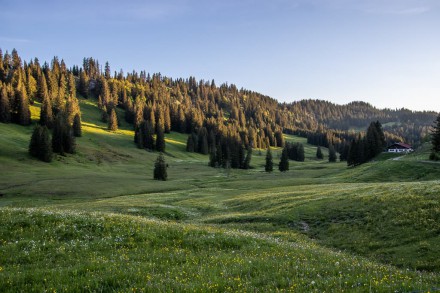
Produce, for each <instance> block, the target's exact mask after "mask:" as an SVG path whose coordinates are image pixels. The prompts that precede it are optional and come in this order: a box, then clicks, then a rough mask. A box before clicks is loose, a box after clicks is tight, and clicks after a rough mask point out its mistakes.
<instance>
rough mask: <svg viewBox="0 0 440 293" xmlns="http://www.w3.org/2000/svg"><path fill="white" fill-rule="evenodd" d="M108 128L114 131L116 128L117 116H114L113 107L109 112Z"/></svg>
mask: <svg viewBox="0 0 440 293" xmlns="http://www.w3.org/2000/svg"><path fill="white" fill-rule="evenodd" d="M108 130H111V131H116V130H118V116H116V111H115V109H112V110H111V112H110V117H109V119H108Z"/></svg>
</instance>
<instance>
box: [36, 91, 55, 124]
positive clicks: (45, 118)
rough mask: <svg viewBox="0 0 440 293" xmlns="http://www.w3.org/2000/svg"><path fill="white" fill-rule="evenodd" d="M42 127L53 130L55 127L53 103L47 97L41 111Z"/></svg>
mask: <svg viewBox="0 0 440 293" xmlns="http://www.w3.org/2000/svg"><path fill="white" fill-rule="evenodd" d="M39 123H40V125H43V126H46V127H47V128H49V129H51V128H52V125H53V114H52V103H51V101H50V99H49V96H45V97H44V100H43V105H42V106H41V111H40V121H39Z"/></svg>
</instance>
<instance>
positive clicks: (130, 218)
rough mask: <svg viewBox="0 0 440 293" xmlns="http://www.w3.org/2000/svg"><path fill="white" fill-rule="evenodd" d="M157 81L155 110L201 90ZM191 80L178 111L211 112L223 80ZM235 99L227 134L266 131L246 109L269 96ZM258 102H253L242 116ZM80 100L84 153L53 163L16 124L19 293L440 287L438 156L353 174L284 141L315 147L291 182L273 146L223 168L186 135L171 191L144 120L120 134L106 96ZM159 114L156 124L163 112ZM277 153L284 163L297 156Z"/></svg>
mask: <svg viewBox="0 0 440 293" xmlns="http://www.w3.org/2000/svg"><path fill="white" fill-rule="evenodd" d="M16 72H18V71H16ZM90 73H91V72H90ZM137 79H142V78H141V77H134V76H131V77H130V78H129V79H127V80H124V81H123V82H121V80H119V81H118V79H117V78H116V79H110V78H109V81H105V82H104V84H105V83H109V84H112V83H115V84H118V82H121V84H126V85H127V87H128V88H130V90H131V91H135V92H136V91H137V90H138V89H137V87H136V86H137V85H136V86H134V84H136V83H131V81H132V80H137ZM145 80H147V77H146V76H145ZM130 83H131V84H130ZM150 83H151V85H152V89H151V91H150V90H149V91H148V93H149V94H151V95H153V96H151V97H150V96H149V97H148V101H149V102H152V101H155V100H154V99H155V98H154V94H155V93H156V90H158V92H159V93H161V94H164V96H165V97H170V98H171V96H172V97H173V99H174V98H176V97H177V96H178V95H177V96H174V95H171V96H168V94H169V93H170V92H172V91H173V89H174V90H175V88H174V86H176V85H178V86H179V87H183V89H182V91H181V90H179V92H180V93H182V92H185V91H186V90H185V89H184V88H185V86H186V85H187V83H186V82H184V81H178V82H176V83H173V82H172V81H166V79H165V78H159V77H155V78H153V79H151V80H150V81H148V83H147V82H145V83H144V84H143V85H142V87H145V88H149V86H150ZM147 84H148V85H147ZM188 84H190V85H191V87H192V89H191V90H189V92H187V94H188V93H190V94H188V96H186V97H185V98H182V97H180V98H178V99H175V100H174V102H176V101H178V100H179V101H182V102H185V103H187V106H188V107H189V106H190V105H197V107H201V104H200V101H203V98H201V97H202V96H203V91H204V90H207V88H208V85H206V84H199V85H197V84H195V80H194V79H191V82H189V81H188ZM165 85H166V86H165ZM111 87H112V91H113V89H116V88H117V86H115V87H113V85H112V86H111ZM209 87H212V88H216V87H215V86H214V85H211V84H210V85H209ZM8 88H9V86H8ZM220 89H221V90H220V91H218V93H220V92H221V93H222V94H224V99H223V98H222V102H221V104H222V105H223V106H222V107H225V108H222V107H220V108H216V109H217V110H219V111H220V109H228V110H227V111H226V110H225V113H224V115H225V117H226V116H229V118H227V119H225V120H224V124H218V125H224V126H225V129H224V130H225V131H232V130H234V131H235V130H237V131H238V130H239V129H241V127H245V126H246V125H248V123H250V124H249V125H252V123H253V122H246V121H247V120H246V119H245V118H243V117H246V116H247V115H248V114H249V113H248V112H246V110H243V111H244V112H243V113H246V114H245V116H242V115H241V111H242V110H237V111H236V110H234V109H247V110H249V109H250V108H252V107H254V106H255V107H257V106H258V105H254V104H255V103H257V101H259V100H258V99H259V98H258V95H254V94H253V93H250V92H246V91H237V90H236V89H234V87H233V86H223V87H220ZM20 90H21V91H23V88H21V89H20ZM162 90H164V91H165V92H168V94H166V93H165V92H162ZM231 90H232V91H231ZM2 91H3V92H4V90H3V89H2ZM8 91H9V89H8ZM141 92H142V91H141ZM212 93H216V90H214V91H213V92H212ZM231 93H235V94H234V95H230V94H231ZM199 95H200V96H199ZM242 95H246V99H244V96H242ZM19 96H20V97H21V98H23V96H22V95H21V94H20V95H19ZM116 96H117V95H116ZM116 96H115V97H116ZM208 96H209V93H208ZM242 98H243V99H244V100H246V102H245V106H244V107H243V108H240V107H239V106H238V105H243V104H240V103H241V102H239V101H241V99H242ZM254 98H255V100H254ZM260 98H261V100H260V101H266V102H267V105H270V106H269V108H268V110H267V111H263V112H259V111H260V110H258V111H257V112H254V113H253V114H250V115H251V117H254V118H255V117H259V118H255V119H256V120H255V121H260V122H264V125H263V126H262V125H258V127H263V128H260V129H263V131H262V132H263V133H265V134H264V136H265V137H267V136H266V131H267V133H268V134H270V135H272V136H271V137H272V138H273V139H275V135H274V134H273V131H274V130H277V131H279V130H280V128H279V127H280V126H279V125H278V124H277V122H274V121H277V118H276V117H275V116H276V115H277V114H276V113H278V112H277V110H276V107H277V104H276V103H274V101H273V100H270V99H268V98H267V97H260ZM166 99H167V98H165V100H166ZM159 100H160V99H159ZM193 101H199V102H194V104H193ZM231 101H235V102H234V103H235V104H234V103H233V104H230V102H231ZM78 102H79V106H80V108H81V114H82V120H83V129H82V130H83V136H82V137H80V138H77V151H76V153H75V154H67V155H65V156H60V155H56V156H55V160H54V161H53V162H51V163H49V164H48V163H43V162H40V161H37V160H35V159H33V158H31V157H30V156H29V155H28V145H29V139H30V135H31V132H32V128H33V125H28V126H19V125H17V124H12V123H10V124H5V123H0V165H1V170H0V194H1V195H2V196H1V197H0V221H1V222H2V223H3V225H1V226H0V280H1V283H2V284H3V288H4V291H9V292H17V291H45V290H46V291H48V290H50V291H53V290H56V291H62V290H67V291H75V290H77V291H82V290H84V291H90V290H91V291H108V290H121V291H128V290H131V291H148V290H159V291H171V290H174V291H179V290H188V291H209V290H211V291H269V290H273V291H276V290H279V291H283V290H285V291H314V290H315V291H324V290H325V291H342V290H344V291H382V292H384V291H385V292H386V291H403V292H405V291H430V290H431V291H432V290H435V288H438V287H440V263H439V261H438V253H439V250H438V245H437V243H438V242H439V240H440V239H439V236H438V235H439V234H440V227H439V225H438V223H439V222H440V219H439V215H440V210H439V206H440V204H439V202H440V198H439V194H440V190H439V187H438V186H439V185H438V183H439V181H438V180H439V179H440V178H439V174H440V164H427V163H425V162H423V161H424V160H425V158H424V157H425V155H426V150H425V149H423V148H422V150H420V151H417V152H416V153H414V154H412V155H408V156H406V157H404V158H402V159H400V160H398V161H395V160H389V157H387V156H386V155H383V156H382V157H379V158H378V159H377V160H376V161H374V162H370V163H367V164H365V165H362V166H359V167H356V168H347V167H346V164H345V163H344V162H337V163H329V162H328V160H327V158H328V157H327V155H328V150H327V149H326V148H322V149H323V152H324V155H325V159H324V160H317V159H316V156H315V154H316V147H315V146H312V145H310V144H307V143H306V142H307V139H306V138H304V137H298V136H294V135H284V140H285V141H291V142H301V143H303V144H304V148H305V162H293V161H291V162H290V170H289V171H288V172H283V173H280V172H278V171H274V172H273V173H266V172H264V161H265V151H264V150H259V149H254V152H253V156H252V161H251V165H252V167H253V168H252V169H249V170H234V169H232V170H231V169H219V168H211V167H208V165H207V163H208V156H205V155H200V154H197V153H188V152H186V151H185V149H186V140H187V134H185V133H179V132H176V131H171V132H170V133H167V134H166V151H165V158H166V162H167V163H168V164H169V168H168V174H169V181H165V182H159V181H155V180H153V179H152V177H153V164H154V161H155V159H156V157H157V155H158V153H157V152H152V151H146V150H145V149H139V148H137V147H136V145H135V144H134V141H133V138H134V131H133V125H132V124H131V123H127V122H125V121H122V120H123V119H120V120H121V125H120V127H119V130H117V131H108V130H107V124H106V123H104V122H102V121H101V116H102V111H103V110H102V105H101V107H99V104H100V103H102V99H99V100H96V99H94V98H90V99H79V100H78ZM176 104H177V105H178V103H174V104H171V105H176ZM146 105H147V106H146V109H147V110H145V113H147V112H148V113H149V114H148V115H151V113H152V112H151V107H152V106H153V105H151V104H149V103H146ZM161 105H162V106H163V105H166V104H161ZM265 105H266V104H265ZM40 106H41V103H39V102H38V101H35V102H34V104H33V105H31V106H30V115H31V120H32V121H33V123H35V122H36V121H37V119H38V118H39V116H40ZM156 107H158V108H160V106H158V105H156ZM249 107H250V108H249ZM100 108H101V109H100ZM258 108H259V109H262V108H260V106H258ZM114 109H116V111H117V112H118V115H119V117H123V116H124V115H125V114H126V113H130V108H126V110H124V109H122V108H121V107H114ZM142 109H144V107H143V108H142ZM185 109H191V107H189V108H185ZM198 111H201V112H202V113H203V110H202V108H200V109H195V110H194V111H192V110H191V111H190V112H191V113H193V114H194V116H188V117H193V118H194V120H191V121H192V122H191V123H188V124H185V125H187V126H188V127H189V128H191V127H193V126H194V125H193V124H192V123H196V124H197V123H199V122H200V117H198V116H197V115H198V113H199V112H198ZM222 111H223V110H222ZM286 111H287V110H286ZM286 111H284V112H280V113H284V114H286V113H288V111H287V112H286ZM165 112H166V111H165ZM234 112H235V113H234ZM207 113H209V112H207ZM193 114H191V115H193ZM204 115H205V114H204ZM254 115H256V116H254ZM271 115H275V116H273V117H272V116H271ZM286 115H287V114H286ZM289 115H290V114H289ZM208 116H209V114H208V115H206V116H204V118H203V119H205V118H207V119H208V121H212V120H209V119H211V118H213V117H214V116H211V117H208ZM231 117H238V118H237V119H236V118H231ZM240 117H242V118H240ZM286 117H288V115H287V116H286ZM150 118H151V117H150ZM260 118H261V119H260ZM278 118H282V117H278ZM203 119H202V120H203ZM271 119H274V120H273V121H271ZM282 120H283V119H281V120H279V121H280V123H281V121H282ZM269 121H271V122H269ZM266 122H267V123H266ZM297 122H298V121H297ZM222 123H223V122H222ZM301 123H302V122H301ZM231 125H232V126H231ZM234 125H235V126H234ZM240 125H241V126H240ZM229 127H231V128H229ZM255 127H257V125H255ZM258 127H257V128H258ZM272 127H273V128H272ZM264 129H265V130H264ZM171 130H173V129H171ZM241 130H242V129H241ZM269 130H270V131H269ZM251 132H252V131H250V132H246V133H247V134H249V133H251ZM239 133H241V132H240V131H239ZM240 135H241V134H240ZM261 135H262V134H261ZM259 140H260V146H265V145H266V143H267V144H271V142H270V139H269V138H268V141H266V142H264V143H263V141H262V140H261V137H260V139H259ZM273 142H274V141H272V143H273ZM272 151H273V157H274V163H275V165H276V164H277V163H278V161H279V158H280V153H281V149H280V148H278V147H273V148H272ZM275 170H276V168H275ZM422 180H423V181H424V182H423V183H421V181H422ZM182 268H183V269H182Z"/></svg>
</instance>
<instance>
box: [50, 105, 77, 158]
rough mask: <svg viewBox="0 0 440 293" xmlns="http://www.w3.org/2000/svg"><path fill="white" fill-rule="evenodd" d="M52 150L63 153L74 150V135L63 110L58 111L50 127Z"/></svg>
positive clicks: (71, 152)
mask: <svg viewBox="0 0 440 293" xmlns="http://www.w3.org/2000/svg"><path fill="white" fill-rule="evenodd" d="M52 149H53V152H55V153H59V154H60V155H64V154H65V153H70V154H73V153H74V152H75V137H74V136H73V131H72V129H71V127H70V125H69V124H68V123H67V119H66V117H65V115H64V113H63V112H60V113H58V115H57V117H56V118H55V122H54V126H53V129H52Z"/></svg>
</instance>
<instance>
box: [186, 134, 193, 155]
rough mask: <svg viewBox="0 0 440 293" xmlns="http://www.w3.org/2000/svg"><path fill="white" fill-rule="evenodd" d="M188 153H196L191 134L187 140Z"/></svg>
mask: <svg viewBox="0 0 440 293" xmlns="http://www.w3.org/2000/svg"><path fill="white" fill-rule="evenodd" d="M186 151H187V152H190V153H194V151H195V148H194V139H193V136H192V135H191V134H190V135H188V139H187V140H186Z"/></svg>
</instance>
